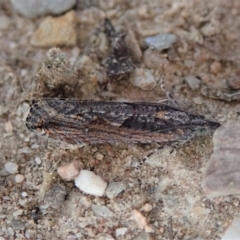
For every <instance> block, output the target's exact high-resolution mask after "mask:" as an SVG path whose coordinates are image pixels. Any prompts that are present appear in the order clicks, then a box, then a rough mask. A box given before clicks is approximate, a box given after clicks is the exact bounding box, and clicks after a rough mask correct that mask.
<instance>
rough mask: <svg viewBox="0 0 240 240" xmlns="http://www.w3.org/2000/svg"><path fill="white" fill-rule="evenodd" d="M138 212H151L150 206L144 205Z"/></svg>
mask: <svg viewBox="0 0 240 240" xmlns="http://www.w3.org/2000/svg"><path fill="white" fill-rule="evenodd" d="M140 210H141V211H144V212H150V211H152V205H150V204H148V203H146V204H144V206H143V207H142V208H141V209H140Z"/></svg>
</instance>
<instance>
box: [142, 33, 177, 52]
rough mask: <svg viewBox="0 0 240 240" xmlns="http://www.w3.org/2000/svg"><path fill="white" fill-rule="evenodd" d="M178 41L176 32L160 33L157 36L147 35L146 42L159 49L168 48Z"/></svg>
mask: <svg viewBox="0 0 240 240" xmlns="http://www.w3.org/2000/svg"><path fill="white" fill-rule="evenodd" d="M176 41H177V37H176V35H174V34H169V33H165V34H159V35H156V36H151V37H146V38H145V43H146V44H147V45H148V46H149V47H152V48H155V49H157V50H159V51H162V50H164V49H168V48H170V47H171V46H172V44H173V43H175V42H176Z"/></svg>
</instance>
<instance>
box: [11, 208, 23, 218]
mask: <svg viewBox="0 0 240 240" xmlns="http://www.w3.org/2000/svg"><path fill="white" fill-rule="evenodd" d="M22 214H23V210H22V209H18V210H16V211H14V212H13V216H14V217H18V216H20V215H22Z"/></svg>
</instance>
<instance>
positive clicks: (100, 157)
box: [95, 152, 104, 161]
mask: <svg viewBox="0 0 240 240" xmlns="http://www.w3.org/2000/svg"><path fill="white" fill-rule="evenodd" d="M95 157H96V159H97V160H100V161H102V160H103V158H104V155H103V154H101V153H99V152H97V153H96V154H95Z"/></svg>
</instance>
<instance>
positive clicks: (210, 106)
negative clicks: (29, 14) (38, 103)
mask: <svg viewBox="0 0 240 240" xmlns="http://www.w3.org/2000/svg"><path fill="white" fill-rule="evenodd" d="M101 4H102V5H101ZM101 4H100V5H101V7H102V9H100V7H96V8H94V9H93V8H84V4H83V5H81V4H80V5H79V6H83V7H82V9H81V8H80V7H79V6H78V7H76V8H75V9H74V11H75V13H76V16H77V28H76V31H77V36H78V43H77V46H75V47H61V50H62V51H63V52H64V53H65V54H66V58H68V59H70V60H71V59H72V62H73V63H74V67H75V68H76V69H78V67H79V65H78V64H80V63H81V61H80V60H79V59H81V54H82V53H83V49H84V47H85V46H86V44H87V42H88V40H89V38H90V36H91V34H92V33H93V31H94V29H95V28H96V27H97V26H98V24H99V22H100V21H102V20H103V19H104V17H109V18H110V19H111V20H112V22H113V24H114V26H116V27H118V26H120V25H121V24H123V23H124V20H125V19H128V20H129V23H130V25H131V28H132V29H134V31H135V34H136V36H137V39H138V41H139V43H140V46H141V49H142V52H143V57H142V58H141V59H140V61H139V62H136V61H135V66H137V67H146V68H149V69H154V70H159V62H161V61H162V62H164V74H165V76H166V83H165V84H166V87H167V89H169V90H170V91H171V92H172V93H173V95H174V96H175V98H176V100H177V101H178V103H179V105H180V106H181V108H182V109H183V110H187V111H190V112H193V113H196V114H203V115H205V116H206V117H207V118H209V119H211V120H215V121H218V122H221V123H225V122H227V121H228V120H239V112H240V107H239V104H238V103H237V102H230V103H228V102H224V101H219V100H212V99H209V98H206V97H203V96H202V95H201V93H200V91H199V89H197V90H195V91H193V90H192V89H191V88H190V87H189V86H188V85H187V84H186V82H185V81H184V79H185V77H186V76H198V77H199V78H201V80H202V82H204V83H205V84H207V85H209V86H212V87H214V88H217V89H223V88H225V87H226V80H229V79H235V80H238V79H239V68H238V63H239V60H240V57H239V56H240V46H239V39H240V31H239V28H240V19H239V16H240V2H239V1H237V0H235V1H234V0H229V1H226V0H221V1H219V0H214V1H206V0H204V1H203V0H199V1H190V0H182V1H173V0H171V1H169V0H168V1H166V0H164V1H155V0H152V1H131V3H129V2H128V1H120V0H119V1H117V0H113V1H110V2H109V3H108V4H107V3H105V2H103V3H101ZM0 14H1V15H4V16H6V17H7V18H8V19H9V21H10V24H9V25H8V27H7V28H6V29H3V30H0V49H1V51H0V135H1V140H0V170H1V171H0V183H1V184H0V203H1V204H0V239H69V240H70V239H136V240H137V239H196V240H197V239H198V240H200V239H221V236H222V235H223V233H224V231H225V230H226V228H227V227H228V225H229V224H230V223H231V221H232V219H233V218H234V216H237V215H239V213H240V210H239V200H240V199H239V197H238V196H227V197H221V198H220V197H219V198H216V199H213V200H209V199H208V198H207V197H206V196H205V195H204V193H203V191H202V188H201V184H202V180H203V178H204V171H205V167H206V164H207V162H208V160H209V158H210V155H211V152H212V136H209V135H208V136H206V137H201V138H196V139H194V140H192V141H190V142H188V143H186V144H185V145H183V146H181V147H179V148H178V149H175V150H174V151H172V150H171V149H170V148H168V147H166V148H165V149H164V150H163V151H159V152H156V153H155V154H153V155H152V156H151V157H150V158H149V159H148V161H147V162H146V163H144V164H143V165H141V166H140V167H135V165H134V164H133V162H137V163H138V162H140V161H141V160H142V159H143V157H144V156H145V155H146V154H147V153H148V152H149V151H151V149H154V148H155V145H134V144H133V145H127V144H112V145H111V144H106V145H96V146H85V147H83V148H74V149H71V148H66V146H64V145H63V144H59V143H52V142H48V141H47V140H46V139H42V138H39V137H37V136H36V135H35V134H34V133H31V132H30V131H29V130H28V129H27V128H26V126H25V119H26V116H27V114H28V111H29V104H30V100H31V99H32V97H31V93H32V91H33V89H34V86H35V82H34V77H35V75H36V73H37V72H38V70H39V68H40V67H41V63H42V62H43V61H44V59H45V57H46V52H47V51H48V48H45V49H44V48H38V47H33V46H31V44H30V39H31V36H32V35H33V33H34V31H35V30H36V29H37V26H38V25H39V23H40V22H41V21H42V19H44V17H42V18H38V19H34V20H29V19H26V18H24V17H21V16H19V15H18V14H17V13H16V12H14V11H13V10H12V9H11V5H10V4H9V3H8V1H4V0H0ZM84 19H85V20H84ZM159 32H170V33H173V34H175V35H176V36H177V37H178V41H177V43H176V44H175V45H174V47H173V48H172V50H171V51H169V52H168V53H167V54H168V60H166V58H164V57H163V56H162V55H161V54H159V53H156V52H154V51H152V52H150V53H149V51H148V50H147V49H146V47H145V48H144V46H142V45H141V41H142V39H143V38H144V37H146V36H148V35H154V34H157V33H159ZM76 56H77V57H76ZM94 61H95V60H94ZM96 63H98V62H96ZM156 63H158V64H156ZM98 64H99V63H98ZM88 67H89V65H88ZM93 68H94V67H93ZM86 72H87V70H86ZM81 74H82V75H81ZM81 74H80V76H82V78H81V79H79V83H80V88H79V89H78V90H77V91H76V92H75V93H74V96H75V97H78V98H80V99H86V98H88V99H109V100H122V99H125V100H129V101H137V100H138V101H158V100H160V99H163V98H164V94H163V93H162V92H161V89H160V87H156V88H154V89H153V90H151V91H143V90H140V89H139V88H137V87H134V86H133V85H132V84H131V83H130V82H129V81H127V80H126V81H118V82H117V83H114V84H113V86H109V84H108V83H106V82H104V81H103V82H100V81H96V78H94V77H92V75H91V74H90V75H91V76H90V77H89V76H87V74H85V73H81ZM84 74H85V75H84ZM88 74H89V73H88ZM110 93H111V94H110ZM106 96H107V97H106ZM109 96H110V97H109ZM99 154H100V155H103V159H102V160H99V159H98V158H97V157H96V156H97V155H98V156H99ZM74 160H76V161H80V162H81V163H82V165H83V168H84V169H88V170H93V171H94V172H95V173H96V174H97V175H99V176H101V177H102V178H103V179H104V180H105V181H106V182H107V183H110V182H114V181H117V182H122V183H123V184H125V185H126V189H125V191H124V192H122V193H120V194H119V195H118V196H117V197H115V198H114V199H109V198H107V197H106V196H103V197H94V196H90V195H87V194H84V193H83V192H81V191H80V190H79V189H78V188H76V187H75V185H74V182H66V181H63V180H61V179H60V177H59V176H58V175H57V173H56V169H57V167H58V166H60V165H63V164H65V163H68V162H72V161H74ZM9 161H13V162H15V163H16V164H17V165H18V173H20V174H22V175H23V176H24V177H25V179H24V181H23V182H22V183H16V182H15V175H14V174H7V173H6V172H4V164H5V163H6V162H9ZM48 180H49V181H48ZM54 183H58V184H61V185H63V186H65V189H66V192H67V196H66V198H65V199H60V200H59V199H55V196H52V199H48V200H46V201H45V202H44V201H42V198H43V196H44V193H45V191H46V190H47V189H49V188H51V186H52V184H54ZM49 201H53V202H54V201H55V203H58V202H59V201H60V203H61V204H60V207H59V206H58V207H57V208H53V207H47V206H48V204H49ZM148 204H149V205H150V207H148V206H149V205H148ZM93 205H102V206H106V207H107V208H108V209H109V210H110V211H109V212H108V213H106V214H105V215H101V214H99V215H98V216H97V214H96V212H95V213H94V211H93V208H92V206H93ZM144 206H145V208H146V209H145V208H144ZM144 209H145V210H144ZM133 210H137V211H139V212H141V214H142V216H144V217H145V218H146V220H147V226H148V228H145V229H141V224H138V223H137V222H136V221H135V220H134V219H133V218H132V214H133ZM34 211H35V212H36V211H37V213H35V214H34V213H33V212H34ZM121 228H124V229H123V231H125V230H126V233H125V234H124V235H122V236H117V237H116V232H117V230H118V229H121ZM125 228H126V229H125ZM119 231H120V230H119ZM1 236H2V238H1ZM111 237H112V238H111Z"/></svg>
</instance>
